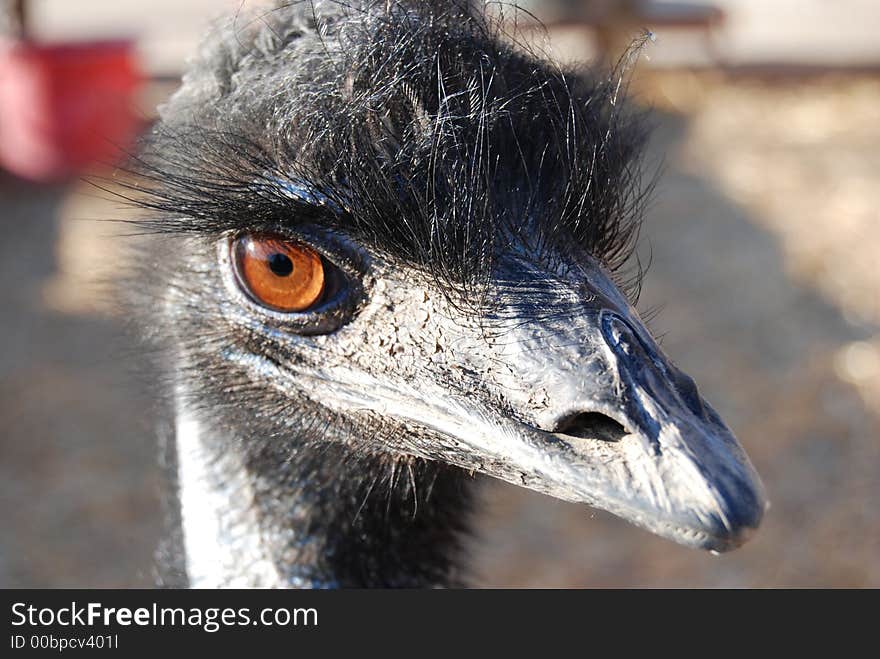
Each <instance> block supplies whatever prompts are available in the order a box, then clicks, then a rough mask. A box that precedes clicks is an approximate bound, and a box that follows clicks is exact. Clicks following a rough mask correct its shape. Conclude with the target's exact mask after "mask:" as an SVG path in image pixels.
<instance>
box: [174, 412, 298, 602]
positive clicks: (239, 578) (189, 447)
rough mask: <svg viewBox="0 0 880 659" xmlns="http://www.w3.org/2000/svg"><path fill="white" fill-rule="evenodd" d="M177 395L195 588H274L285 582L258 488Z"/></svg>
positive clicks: (184, 515) (189, 566) (186, 533)
mask: <svg viewBox="0 0 880 659" xmlns="http://www.w3.org/2000/svg"><path fill="white" fill-rule="evenodd" d="M183 398H184V397H183V396H178V400H177V418H176V431H177V432H176V434H177V464H178V482H179V488H180V507H181V520H182V526H183V540H184V547H185V553H186V572H187V576H188V578H189V584H190V587H191V588H272V587H281V586H286V585H288V584H286V583H285V581H284V579H282V577H281V575H280V574H279V572H278V569H277V567H276V565H275V563H274V562H273V561H272V559H271V557H270V555H269V552H268V551H267V549H266V547H265V546H264V544H263V543H262V541H261V531H260V526H259V521H258V518H257V510H256V508H255V506H254V492H253V488H252V487H251V484H250V481H249V480H248V478H247V474H246V473H245V470H244V467H243V466H242V465H241V464H240V461H239V460H238V459H237V457H236V455H234V452H233V451H222V452H221V451H212V450H210V448H209V446H207V445H206V443H205V441H204V437H203V434H202V432H203V427H202V424H201V423H200V422H199V420H198V418H197V415H196V414H194V413H192V412H191V411H190V410H188V409H187V407H186V405H185V404H184V403H183V402H182V399H183Z"/></svg>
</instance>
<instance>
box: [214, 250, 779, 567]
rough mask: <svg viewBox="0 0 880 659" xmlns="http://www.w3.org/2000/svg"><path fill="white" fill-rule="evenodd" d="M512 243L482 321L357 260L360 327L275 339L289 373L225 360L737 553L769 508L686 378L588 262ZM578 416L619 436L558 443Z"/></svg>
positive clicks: (552, 489) (458, 452)
mask: <svg viewBox="0 0 880 659" xmlns="http://www.w3.org/2000/svg"><path fill="white" fill-rule="evenodd" d="M516 247H518V249H516V251H515V253H512V254H509V255H508V256H507V257H506V258H504V259H503V260H502V261H501V262H500V264H499V272H498V273H497V279H498V281H499V282H502V283H500V284H499V285H498V286H497V287H496V289H495V291H494V300H495V303H494V304H493V305H492V306H491V307H490V308H491V310H492V311H491V314H489V315H487V316H485V317H474V316H473V315H472V314H471V313H470V312H469V311H467V310H461V309H455V308H453V307H452V306H450V304H449V302H448V301H447V300H446V299H445V297H444V295H443V294H442V293H441V292H440V291H438V290H435V289H434V288H433V287H432V285H431V282H430V279H428V278H425V279H424V280H422V281H419V279H418V278H417V277H415V276H414V275H413V273H411V272H407V271H403V272H401V271H400V269H399V268H395V267H394V266H393V265H391V264H386V263H383V262H382V259H381V256H379V255H370V256H366V255H365V259H368V263H369V266H368V267H369V270H370V275H368V277H367V278H366V279H365V282H364V288H365V289H366V290H365V291H364V292H363V295H364V296H365V297H366V306H365V307H364V308H363V309H362V310H361V311H360V312H359V313H358V315H357V316H356V317H355V318H354V319H353V320H351V321H350V322H348V323H347V324H346V325H344V326H342V327H340V328H339V329H337V330H335V331H334V333H333V334H332V335H318V336H308V337H296V338H293V337H290V336H285V335H284V334H277V335H276V336H277V337H278V340H282V341H291V340H293V341H296V343H297V349H298V350H299V351H300V352H299V355H298V362H299V363H298V364H297V366H296V367H295V368H292V369H290V370H287V369H279V368H277V367H275V366H271V365H269V364H268V363H266V362H264V361H262V360H260V359H259V357H257V356H255V355H242V354H238V355H230V356H229V358H230V359H232V360H238V361H239V363H241V364H244V365H246V367H247V368H249V369H255V370H256V371H258V372H259V373H262V374H263V375H264V376H269V377H267V379H268V380H270V381H271V382H272V383H273V385H274V386H275V387H277V388H278V389H279V390H281V391H283V392H287V393H290V394H293V395H294V396H295V395H296V394H297V393H301V390H302V389H303V388H305V389H311V390H319V391H321V400H322V403H323V404H324V405H326V406H328V407H330V408H331V409H333V410H334V411H336V412H338V413H340V414H345V415H354V416H357V415H358V414H361V413H366V412H367V411H369V412H370V413H373V412H378V413H379V414H381V415H382V416H385V417H389V418H390V419H392V420H394V421H397V422H400V423H401V424H402V425H404V426H413V427H415V428H418V429H426V430H428V431H430V440H429V441H425V442H424V443H409V442H407V441H406V438H405V437H403V438H401V441H402V445H401V446H399V447H395V448H398V449H399V450H401V451H403V452H406V453H410V454H413V455H416V456H419V457H425V458H429V459H432V460H442V461H444V462H447V463H449V464H453V465H456V466H458V467H461V468H463V469H466V470H474V471H477V472H481V473H484V474H487V475H489V476H493V477H496V478H500V479H502V480H505V481H508V482H510V483H514V484H516V485H522V486H525V487H528V488H530V489H533V490H537V491H539V492H543V493H545V494H548V495H550V496H554V497H557V498H560V499H565V500H567V501H572V502H579V503H586V504H590V505H593V506H596V507H599V508H603V509H605V510H608V511H610V512H612V513H614V514H616V515H618V516H620V517H623V518H624V519H627V520H629V521H631V522H633V523H635V524H637V525H639V526H642V527H644V528H646V529H648V530H650V531H652V532H654V533H657V534H658V535H662V536H664V537H667V538H669V539H671V540H674V541H676V542H679V543H682V544H686V545H691V546H694V547H699V548H703V549H709V550H714V551H726V550H729V549H732V548H735V547H737V546H739V545H740V544H742V542H744V541H745V540H746V539H747V538H748V537H749V536H750V534H751V532H752V531H753V530H754V529H755V528H757V526H758V524H759V523H760V521H761V517H762V515H763V512H764V508H765V500H764V494H763V490H762V486H761V483H760V479H759V477H758V475H757V474H756V472H755V470H754V468H753V467H752V465H751V463H750V462H749V460H748V458H747V456H746V454H745V452H744V451H743V450H742V448H741V447H740V446H739V444H738V443H737V441H736V438H735V437H734V435H733V433H732V432H731V431H730V430H729V429H728V428H727V426H726V425H725V424H724V422H723V421H722V420H721V419H720V417H719V416H718V414H717V413H716V412H715V411H714V410H713V409H712V407H711V406H710V405H709V404H708V403H707V402H706V401H704V400H703V399H702V397H701V396H700V394H699V392H698V391H697V388H696V385H695V383H694V381H693V380H692V379H691V378H690V377H689V376H688V375H686V374H685V373H683V372H682V371H681V370H680V369H678V368H677V367H676V366H675V365H674V364H672V363H671V362H670V360H669V359H668V358H667V357H666V356H665V355H664V354H663V352H662V350H661V349H660V347H659V346H658V345H657V343H656V342H655V341H654V339H653V338H652V337H651V335H650V333H649V332H648V330H647V329H646V328H645V326H644V324H643V323H642V321H641V320H640V318H639V316H638V313H637V312H636V310H635V309H634V308H633V307H632V306H630V304H629V303H628V302H627V300H626V298H625V297H624V296H623V295H622V294H621V293H620V292H619V290H618V289H617V287H616V286H615V285H614V284H613V283H612V282H611V279H610V277H609V276H608V274H607V273H606V272H605V271H604V270H603V268H602V267H601V266H600V265H599V264H597V263H595V262H594V261H593V260H592V259H591V258H590V257H589V255H587V254H583V253H581V254H571V255H568V256H566V257H562V256H559V255H554V256H553V257H548V255H546V254H542V255H536V254H530V248H529V246H526V245H518V246H516ZM226 249H227V248H226V246H225V244H221V246H220V248H219V254H220V261H221V264H222V266H223V268H224V270H225V271H226V272H227V273H231V270H232V268H231V266H230V265H229V264H227V263H226V261H225V254H226V253H227V251H226ZM502 268H503V270H502ZM503 282H507V283H503ZM226 294H227V295H228V296H229V298H230V299H229V307H228V310H227V311H228V313H229V314H230V315H231V316H242V315H244V317H243V318H242V319H241V322H247V323H249V324H250V323H254V322H257V323H261V324H262V323H271V322H272V321H273V320H276V321H279V322H281V323H287V322H290V321H289V318H285V317H284V316H288V314H276V313H273V312H271V311H267V310H266V309H265V308H262V307H260V306H259V305H257V304H255V303H254V302H253V301H251V300H250V299H248V297H247V296H246V295H244V294H243V293H242V291H241V290H240V288H239V287H238V284H237V282H236V281H235V279H234V277H233V276H231V275H230V276H227V277H226ZM389 309H393V310H394V311H393V312H392V313H389V311H388V310H389ZM388 354H391V355H394V359H393V360H388V359H385V358H384V355H388ZM380 356H382V358H380ZM303 362H305V363H303ZM267 369H268V370H267ZM586 413H600V414H602V415H605V416H607V417H610V418H611V419H613V420H614V421H616V422H618V423H619V424H620V425H621V426H623V428H624V429H625V431H624V432H623V433H615V436H613V437H609V436H608V435H607V434H605V435H603V436H602V437H603V438H602V439H600V438H593V437H592V436H591V433H590V429H589V428H585V429H580V430H579V431H577V435H582V436H576V435H569V434H566V433H565V432H564V431H565V429H566V427H567V426H569V425H570V423H571V422H572V421H576V417H577V416H578V415H582V414H586ZM594 434H595V433H594ZM416 436H418V434H416Z"/></svg>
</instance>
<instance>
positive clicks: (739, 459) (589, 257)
mask: <svg viewBox="0 0 880 659" xmlns="http://www.w3.org/2000/svg"><path fill="white" fill-rule="evenodd" d="M500 29H501V28H500V27H499V26H498V25H495V24H493V23H492V22H491V21H490V20H488V19H486V18H485V17H484V16H482V15H480V14H479V13H477V12H472V11H470V10H469V8H468V7H467V6H466V3H462V2H455V1H454V0H449V1H448V2H417V1H415V0H412V1H404V0H381V1H371V0H351V1H349V2H342V1H332V0H325V1H319V0H315V1H314V2H287V3H279V4H278V6H277V7H275V8H274V9H272V10H271V11H268V12H266V13H265V14H263V15H258V16H254V17H251V18H249V19H245V18H244V17H242V16H238V17H237V18H236V20H235V21H233V22H232V24H231V25H230V26H229V27H228V28H225V30H224V31H223V32H222V33H220V34H215V35H213V37H212V38H211V39H210V40H208V42H207V43H206V44H205V45H204V46H203V48H202V51H201V53H200V55H199V57H198V58H197V59H196V61H195V62H194V63H193V64H192V66H191V69H190V70H189V72H188V73H187V74H186V75H185V77H184V82H183V85H182V87H181V88H180V90H179V91H178V92H177V93H176V94H175V95H174V96H173V97H172V99H171V100H170V101H169V102H168V103H167V104H166V105H165V106H164V107H163V108H162V110H161V119H160V121H159V122H158V123H157V125H156V126H155V127H154V128H153V129H152V131H151V132H150V134H149V135H148V136H147V138H146V139H145V144H144V147H143V149H142V151H141V153H140V155H139V156H138V163H139V165H138V168H137V169H138V171H139V174H140V178H139V179H138V183H136V184H134V185H133V187H134V188H135V189H136V192H137V195H136V199H137V203H138V204H139V205H140V206H141V207H142V208H143V209H146V210H145V211H144V213H143V217H142V219H141V220H139V222H140V224H141V226H142V227H144V228H145V229H146V231H145V233H146V234H147V237H146V239H145V240H144V242H143V245H142V248H141V251H140V252H139V256H138V258H137V263H139V264H140V266H141V267H140V269H139V270H138V272H139V274H138V276H137V278H136V279H135V280H134V281H133V282H131V283H130V285H129V286H128V287H127V290H128V293H129V297H130V300H131V301H132V302H133V304H132V306H131V309H132V313H133V314H134V315H135V316H136V317H137V318H138V319H139V322H140V325H141V326H142V327H143V328H144V330H145V332H144V335H145V336H146V339H147V340H148V341H149V342H150V343H151V345H152V346H154V347H155V355H156V362H157V365H158V368H159V374H160V376H161V377H160V378H159V381H160V382H161V383H162V386H163V391H164V393H165V394H166V395H165V396H164V400H165V401H166V402H167V415H166V416H167V419H166V420H167V421H168V423H166V424H164V425H162V438H163V440H164V442H165V445H166V447H167V449H168V450H167V455H168V459H167V463H168V467H169V473H170V474H171V476H172V481H173V483H172V486H173V487H172V489H171V491H172V493H173V495H172V497H171V501H172V505H171V518H172V521H173V522H174V524H173V526H174V532H173V533H171V534H170V541H169V543H168V544H167V546H166V547H165V549H164V551H163V561H164V563H166V565H167V567H168V569H167V570H166V572H167V575H166V576H165V577H164V581H163V583H170V584H179V585H180V584H188V585H190V586H193V587H220V586H258V587H307V588H332V587H436V586H454V585H460V584H462V583H463V579H462V565H463V556H462V549H461V542H460V541H461V538H462V537H463V536H462V534H463V533H465V532H466V530H467V519H468V513H469V504H470V492H471V490H472V487H473V482H474V480H475V477H476V476H477V475H487V476H490V477H494V478H498V479H502V480H504V481H507V482H509V483H514V484H516V485H520V486H523V487H526V488H531V489H533V490H536V491H538V492H542V493H545V494H547V495H550V496H552V497H558V498H560V499H564V500H567V501H571V502H579V503H583V504H588V505H591V506H596V507H599V508H602V509H605V510H608V511H610V512H612V513H614V514H616V515H619V516H620V517H622V518H625V519H627V520H629V521H631V522H633V523H635V524H637V525H639V526H641V527H643V528H645V529H648V530H649V531H652V532H654V533H657V534H659V535H661V536H665V537H666V538H669V539H671V540H674V541H677V542H679V543H683V544H686V545H690V546H694V547H699V548H703V549H709V550H713V551H725V550H728V549H731V548H734V547H736V546H738V545H740V544H741V543H742V542H744V541H745V539H746V538H747V537H748V536H749V535H750V533H751V531H752V530H753V529H755V528H757V526H758V525H759V522H760V521H761V517H762V515H763V511H764V508H765V503H764V495H763V491H762V486H761V484H760V480H759V478H758V476H757V474H756V472H755V471H754V469H753V467H752V466H751V464H750V463H749V461H748V458H747V456H746V455H745V453H744V451H743V450H742V449H741V448H740V446H739V445H738V443H737V441H736V439H735V437H734V436H733V434H732V433H731V432H730V430H728V428H727V427H726V426H725V424H724V422H723V421H722V420H721V419H720V418H719V416H718V414H717V413H716V412H715V411H714V410H713V409H712V407H710V406H709V404H708V403H707V402H706V401H705V400H704V399H703V398H702V397H701V396H700V394H699V393H698V390H697V387H696V385H695V384H694V382H693V380H692V379H691V378H690V377H688V376H687V375H686V374H685V373H683V372H682V371H681V370H679V369H678V368H677V367H676V366H675V365H673V364H672V362H671V361H670V360H669V359H668V358H667V357H666V356H664V354H663V352H662V351H661V349H660V348H659V347H658V345H657V343H656V342H655V340H654V339H653V338H652V337H651V335H650V333H649V332H648V330H647V329H646V328H645V326H644V324H643V322H642V321H641V320H640V318H639V315H638V313H637V312H636V311H635V309H634V307H633V304H634V301H633V299H632V298H634V297H635V289H636V288H637V286H636V285H635V284H636V283H637V282H636V281H635V280H637V279H638V276H636V277H635V278H633V276H632V270H631V269H630V270H628V269H627V268H628V267H629V266H627V265H626V264H627V263H629V261H628V259H629V257H630V256H631V253H632V251H633V247H634V245H635V242H636V237H637V232H638V228H639V224H640V221H641V217H642V209H643V207H644V201H645V197H646V194H647V191H648V189H649V187H650V186H649V185H646V184H645V183H644V181H643V177H642V174H641V171H642V169H643V168H642V162H641V161H642V158H641V156H642V153H643V150H644V144H645V139H646V134H647V133H646V130H645V128H644V123H645V122H644V120H643V117H641V116H640V115H639V113H637V112H635V111H633V110H632V109H628V108H629V107H630V106H628V105H627V104H625V103H624V102H623V98H622V97H619V94H620V93H621V84H620V76H619V75H610V76H605V75H598V74H583V75H573V74H570V73H568V72H566V71H564V70H562V69H560V68H559V67H557V66H555V65H552V64H550V63H548V62H546V61H542V60H541V59H540V58H538V57H535V56H533V55H531V54H529V53H527V52H524V51H523V50H522V49H518V48H515V47H513V46H511V45H509V43H508V42H506V41H505V40H504V39H502V38H501V37H500ZM636 274H637V275H640V274H641V273H640V272H638V273H636ZM628 295H629V297H628Z"/></svg>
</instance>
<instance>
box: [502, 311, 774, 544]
mask: <svg viewBox="0 0 880 659" xmlns="http://www.w3.org/2000/svg"><path fill="white" fill-rule="evenodd" d="M636 322H637V321H635V319H634V318H632V317H627V316H625V315H624V314H622V313H621V312H620V311H619V310H611V309H607V308H602V309H600V310H598V312H597V313H595V314H594V315H593V314H591V316H590V317H589V319H588V320H587V322H585V323H583V325H581V329H582V330H583V331H585V332H587V331H588V332H589V337H584V342H583V343H582V344H581V345H582V346H590V348H589V349H588V350H585V351H583V352H584V353H589V354H588V355H587V354H582V355H581V360H580V365H579V366H580V367H579V368H578V367H575V368H572V366H573V365H574V364H575V363H576V362H573V360H572V357H573V355H572V354H571V350H565V349H562V350H560V349H558V348H557V349H555V350H554V349H552V348H551V346H547V349H546V350H544V351H542V354H543V364H542V366H541V368H540V369H539V371H540V375H539V376H538V378H534V379H533V382H532V386H535V385H537V386H539V387H540V386H541V385H539V384H538V383H537V382H536V380H543V381H544V382H545V383H546V384H547V385H548V386H549V388H548V389H547V390H548V391H549V392H551V393H550V397H549V398H548V405H547V407H546V408H545V409H544V410H543V411H542V412H541V413H539V414H537V415H536V416H535V417H534V418H535V423H534V425H533V427H532V428H529V429H528V430H527V431H524V432H522V433H521V434H520V437H519V441H518V443H519V444H520V446H518V447H517V450H516V451H513V450H509V449H508V451H507V457H508V459H510V458H513V456H514V455H516V456H517V457H516V458H513V460H512V461H511V462H515V463H516V467H517V468H518V471H519V474H518V475H519V481H518V482H519V483H520V484H523V485H526V486H527V487H530V488H532V489H536V490H539V491H541V492H545V493H546V494H550V495H552V496H555V497H558V498H561V499H566V500H569V501H575V502H584V503H588V504H591V505H594V506H596V507H599V508H603V509H605V510H608V511H610V512H612V513H614V514H616V515H618V516H620V517H623V518H624V519H627V520H629V521H630V522H633V523H634V524H636V525H638V526H641V527H643V528H645V529H647V530H649V531H652V532H654V533H657V534H658V535H661V536H664V537H667V538H669V539H671V540H674V541H676V542H679V543H681V544H686V545H690V546H695V547H699V548H703V549H708V550H712V551H717V552H722V551H727V550H730V549H734V548H736V547H738V546H739V545H741V544H742V543H743V542H745V541H746V540H747V539H748V538H749V537H750V536H751V534H752V532H753V531H754V530H755V529H756V528H757V527H758V525H759V524H760V522H761V518H762V516H763V513H764V510H765V507H766V503H765V496H764V491H763V486H762V484H761V481H760V479H759V477H758V475H757V473H756V472H755V470H754V468H753V467H752V465H751V463H750V462H749V459H748V457H747V456H746V454H745V452H744V451H743V449H742V448H741V447H740V445H739V444H738V443H737V440H736V438H735V437H734V435H733V434H732V433H731V431H730V430H729V429H728V428H727V426H725V424H724V422H723V421H722V420H721V418H720V417H719V416H718V414H717V413H716V412H715V411H714V410H713V409H712V408H711V407H710V406H709V405H708V404H707V403H706V402H705V401H704V400H703V399H702V398H701V397H700V395H699V393H698V392H697V388H696V385H695V384H694V381H693V380H692V379H691V378H690V377H688V376H687V375H686V374H684V373H683V372H681V371H680V370H679V369H677V368H676V367H675V366H674V365H672V364H671V363H670V361H669V360H668V359H667V358H666V357H665V356H664V355H663V354H662V352H661V351H660V349H659V347H658V346H657V345H656V343H655V342H654V341H653V340H652V339H651V338H650V335H648V334H647V332H646V331H645V330H644V328H642V327H641V325H640V324H636ZM588 328H589V329H588ZM566 334H568V332H566ZM559 338H561V337H555V339H556V340H552V341H551V343H552V344H555V345H557V346H559V345H565V344H563V343H561V342H560V341H559ZM539 341H540V339H539ZM534 347H535V346H534V345H532V346H530V347H529V348H528V352H529V353H530V354H531V355H532V356H533V355H535V351H534ZM533 359H534V357H529V358H528V361H529V362H531V361H533ZM535 366H536V365H535V364H531V365H529V367H528V368H529V370H532V371H533V372H534V370H533V369H534V368H535ZM526 448H527V450H523V449H526ZM485 471H487V472H488V473H492V471H494V470H493V468H491V467H490V468H488V469H485ZM503 471H504V470H503V469H499V470H497V472H498V473H496V474H495V475H498V476H501V477H502V478H506V480H512V481H513V482H517V481H516V480H514V479H512V478H510V474H506V475H505V474H504V473H503Z"/></svg>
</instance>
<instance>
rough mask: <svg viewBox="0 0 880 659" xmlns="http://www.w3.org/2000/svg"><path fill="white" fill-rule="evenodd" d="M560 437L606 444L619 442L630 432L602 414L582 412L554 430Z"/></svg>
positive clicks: (559, 424) (568, 418)
mask: <svg viewBox="0 0 880 659" xmlns="http://www.w3.org/2000/svg"><path fill="white" fill-rule="evenodd" d="M553 432H554V433H556V434H558V435H568V436H569V437H577V438H579V439H600V440H602V441H605V442H619V441H620V440H621V439H623V438H624V437H625V436H626V435H628V434H629V431H628V430H627V429H626V428H624V427H623V426H622V425H620V423H618V422H617V421H615V420H614V419H612V418H611V417H609V416H606V415H604V414H602V413H600V412H581V413H580V414H574V415H572V416H569V417H566V418H565V419H563V420H562V421H560V422H559V423H558V424H557V425H556V428H555V429H554V430H553Z"/></svg>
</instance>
